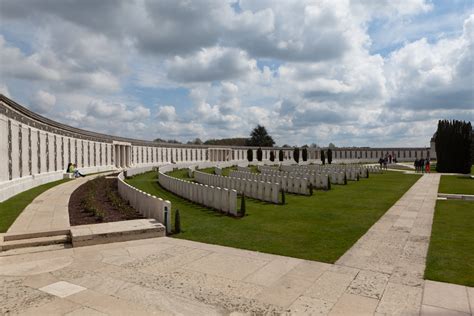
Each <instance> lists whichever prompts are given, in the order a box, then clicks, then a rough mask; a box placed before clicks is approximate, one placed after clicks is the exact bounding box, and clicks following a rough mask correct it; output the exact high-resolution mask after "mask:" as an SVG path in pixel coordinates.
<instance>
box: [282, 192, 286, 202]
mask: <svg viewBox="0 0 474 316" xmlns="http://www.w3.org/2000/svg"><path fill="white" fill-rule="evenodd" d="M285 202H286V201H285V190H283V189H281V204H282V205H285Z"/></svg>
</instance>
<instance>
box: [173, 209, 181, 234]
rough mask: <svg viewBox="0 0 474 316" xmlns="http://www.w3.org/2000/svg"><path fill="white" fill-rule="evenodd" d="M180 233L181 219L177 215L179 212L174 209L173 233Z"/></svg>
mask: <svg viewBox="0 0 474 316" xmlns="http://www.w3.org/2000/svg"><path fill="white" fill-rule="evenodd" d="M180 232H181V217H180V215H179V210H178V209H176V212H175V213H174V233H175V234H179V233H180Z"/></svg>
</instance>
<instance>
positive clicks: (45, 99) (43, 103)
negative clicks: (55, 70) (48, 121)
mask: <svg viewBox="0 0 474 316" xmlns="http://www.w3.org/2000/svg"><path fill="white" fill-rule="evenodd" d="M30 104H31V107H32V108H33V109H34V110H35V111H38V112H39V113H48V112H49V111H51V109H52V108H53V107H54V105H55V104H56V97H55V96H54V95H53V94H51V93H49V92H47V91H43V90H39V91H37V92H36V93H35V95H34V96H33V98H32V100H31V103H30Z"/></svg>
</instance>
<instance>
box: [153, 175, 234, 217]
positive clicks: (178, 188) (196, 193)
mask: <svg viewBox="0 0 474 316" xmlns="http://www.w3.org/2000/svg"><path fill="white" fill-rule="evenodd" d="M158 182H159V183H160V185H161V186H162V187H164V188H165V189H166V190H168V191H171V192H172V193H174V194H176V195H178V196H180V197H183V198H185V199H187V200H189V201H192V202H194V203H197V204H201V205H204V206H207V207H210V208H213V209H215V210H218V211H221V212H224V213H226V214H230V215H234V216H237V215H238V214H237V213H238V212H237V191H236V190H229V189H227V188H221V187H214V186H209V185H203V184H199V183H194V182H189V181H185V180H181V179H177V178H174V177H170V176H168V175H166V174H164V173H162V172H159V173H158Z"/></svg>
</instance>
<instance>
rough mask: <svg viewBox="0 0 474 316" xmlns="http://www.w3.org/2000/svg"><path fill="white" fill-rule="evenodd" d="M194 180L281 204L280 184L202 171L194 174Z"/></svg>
mask: <svg viewBox="0 0 474 316" xmlns="http://www.w3.org/2000/svg"><path fill="white" fill-rule="evenodd" d="M194 179H196V181H197V182H199V183H201V184H205V185H212V186H218V187H224V188H228V189H233V190H236V191H237V192H238V193H240V194H242V193H244V194H245V195H246V196H248V197H251V198H254V199H257V200H261V201H266V202H271V203H275V204H278V203H279V202H278V194H279V192H280V190H281V185H280V184H279V183H271V182H263V181H255V180H248V179H240V178H235V177H223V176H217V175H212V174H209V173H204V172H200V171H195V172H194Z"/></svg>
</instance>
